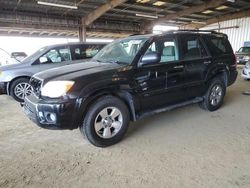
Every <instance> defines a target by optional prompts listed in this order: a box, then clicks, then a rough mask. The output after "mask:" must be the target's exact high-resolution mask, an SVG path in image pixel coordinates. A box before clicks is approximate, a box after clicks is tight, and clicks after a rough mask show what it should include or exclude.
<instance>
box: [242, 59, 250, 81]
mask: <svg viewBox="0 0 250 188" xmlns="http://www.w3.org/2000/svg"><path fill="white" fill-rule="evenodd" d="M241 77H242V78H243V79H245V80H250V61H248V62H247V63H246V65H245V66H244V67H243V69H242V72H241Z"/></svg>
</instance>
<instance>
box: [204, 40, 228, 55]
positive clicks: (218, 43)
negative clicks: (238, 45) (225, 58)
mask: <svg viewBox="0 0 250 188" xmlns="http://www.w3.org/2000/svg"><path fill="white" fill-rule="evenodd" d="M205 41H206V43H207V44H208V46H209V51H210V52H211V53H212V55H221V54H231V53H233V50H232V47H231V45H230V43H229V41H228V40H227V39H226V38H223V37H215V36H207V37H205Z"/></svg>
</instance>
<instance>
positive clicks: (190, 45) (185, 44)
mask: <svg viewBox="0 0 250 188" xmlns="http://www.w3.org/2000/svg"><path fill="white" fill-rule="evenodd" d="M181 46H182V53H183V54H182V55H183V59H196V58H200V57H204V56H207V53H206V50H205V48H204V46H203V45H202V43H201V42H200V40H199V38H198V37H196V36H186V37H185V38H182V41H181Z"/></svg>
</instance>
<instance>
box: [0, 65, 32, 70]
mask: <svg viewBox="0 0 250 188" xmlns="http://www.w3.org/2000/svg"><path fill="white" fill-rule="evenodd" d="M27 66H30V64H29V63H17V64H11V65H3V66H0V71H8V70H14V69H19V68H24V67H27Z"/></svg>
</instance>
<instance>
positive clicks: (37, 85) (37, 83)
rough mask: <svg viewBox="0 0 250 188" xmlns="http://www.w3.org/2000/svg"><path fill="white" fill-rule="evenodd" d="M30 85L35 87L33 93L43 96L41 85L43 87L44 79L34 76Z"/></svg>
mask: <svg viewBox="0 0 250 188" xmlns="http://www.w3.org/2000/svg"><path fill="white" fill-rule="evenodd" d="M30 85H31V86H32V88H33V93H34V94H35V95H36V96H37V97H40V96H41V87H42V81H41V80H39V79H37V78H35V77H32V78H31V79H30Z"/></svg>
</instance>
